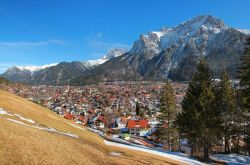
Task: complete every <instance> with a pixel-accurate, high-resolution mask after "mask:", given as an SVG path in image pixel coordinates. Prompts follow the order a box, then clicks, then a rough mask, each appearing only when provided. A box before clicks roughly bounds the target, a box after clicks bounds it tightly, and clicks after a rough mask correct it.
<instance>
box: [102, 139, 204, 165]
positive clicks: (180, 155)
mask: <svg viewBox="0 0 250 165" xmlns="http://www.w3.org/2000/svg"><path fill="white" fill-rule="evenodd" d="M104 143H105V144H106V145H111V146H117V147H122V148H127V149H131V150H136V151H142V152H146V153H150V154H154V155H158V156H161V157H165V158H169V159H173V160H176V161H181V162H183V163H187V164H194V165H198V164H199V165H203V164H204V163H201V162H199V161H197V160H194V159H192V158H189V157H188V156H187V155H185V154H183V153H180V152H170V151H164V150H156V149H151V148H147V147H142V146H130V145H125V144H120V143H115V142H110V141H107V140H104Z"/></svg>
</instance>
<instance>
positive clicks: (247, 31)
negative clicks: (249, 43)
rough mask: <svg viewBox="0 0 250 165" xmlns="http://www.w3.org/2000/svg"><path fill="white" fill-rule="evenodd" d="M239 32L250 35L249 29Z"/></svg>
mask: <svg viewBox="0 0 250 165" xmlns="http://www.w3.org/2000/svg"><path fill="white" fill-rule="evenodd" d="M237 30H238V31H240V32H241V33H244V34H247V35H250V30H248V29H237Z"/></svg>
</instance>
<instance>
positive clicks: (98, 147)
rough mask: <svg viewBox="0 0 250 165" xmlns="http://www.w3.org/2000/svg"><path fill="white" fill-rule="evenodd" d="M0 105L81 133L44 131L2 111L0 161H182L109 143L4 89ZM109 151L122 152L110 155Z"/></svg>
mask: <svg viewBox="0 0 250 165" xmlns="http://www.w3.org/2000/svg"><path fill="white" fill-rule="evenodd" d="M0 108H3V109H4V110H6V111H9V112H11V113H12V114H21V115H22V116H23V117H25V118H29V119H32V120H34V121H35V122H36V123H40V124H41V125H43V126H46V127H52V128H55V129H57V130H59V131H63V132H70V133H73V134H75V135H77V136H79V138H78V139H76V138H71V137H67V136H64V135H61V134H57V133H53V132H46V131H41V130H38V129H34V128H31V127H28V126H25V125H20V124H17V123H14V122H11V121H9V120H7V119H6V117H4V116H3V115H0V164H25V165H29V164H32V165H33V164H60V165H61V164H67V165H68V164H87V165H91V164H102V165H105V164H124V165H125V164H126V165H127V164H148V165H149V164H150V165H151V164H180V162H177V161H174V160H170V159H166V158H162V157H159V156H156V155H151V154H147V153H143V152H137V151H132V150H128V149H122V148H118V147H110V146H106V145H105V144H104V142H103V139H102V138H100V137H99V136H97V135H96V134H94V133H91V132H89V131H87V130H82V129H79V128H76V127H73V126H72V125H70V124H69V122H70V121H68V120H66V119H64V118H62V117H60V116H58V115H56V114H54V113H53V112H51V111H50V110H48V109H46V108H43V107H41V106H39V105H36V104H34V103H32V102H29V101H27V100H25V99H23V98H20V97H18V96H15V95H12V94H10V93H7V92H4V91H0ZM71 124H73V122H72V123H71ZM110 152H120V153H123V154H122V155H121V156H110V155H109V154H110Z"/></svg>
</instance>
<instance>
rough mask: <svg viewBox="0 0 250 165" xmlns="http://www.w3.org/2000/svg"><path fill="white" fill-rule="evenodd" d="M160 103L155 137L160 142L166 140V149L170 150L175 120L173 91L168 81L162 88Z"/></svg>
mask: <svg viewBox="0 0 250 165" xmlns="http://www.w3.org/2000/svg"><path fill="white" fill-rule="evenodd" d="M160 103H161V107H160V113H161V114H160V115H159V116H158V120H159V122H160V124H159V125H158V133H157V135H158V137H159V138H160V139H161V140H167V143H168V148H169V150H171V139H173V138H174V136H175V135H174V134H175V132H174V128H173V121H174V118H175V112H176V110H175V106H176V103H175V95H174V91H173V88H172V87H171V84H170V82H169V81H167V82H166V83H165V85H164V86H163V89H162V91H161V98H160Z"/></svg>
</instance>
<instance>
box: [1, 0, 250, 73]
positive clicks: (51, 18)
mask: <svg viewBox="0 0 250 165" xmlns="http://www.w3.org/2000/svg"><path fill="white" fill-rule="evenodd" d="M204 14H210V15H213V16H215V17H217V18H220V19H222V20H224V22H225V24H227V25H229V26H232V27H235V28H240V29H250V1H249V0H0V20H1V21H0V73H2V72H3V71H4V70H6V69H7V68H8V67H10V66H13V65H18V66H26V65H44V64H51V63H58V62H62V61H84V60H93V59H98V58H101V57H102V56H103V55H104V54H105V53H106V52H107V51H108V50H109V49H110V48H124V49H127V50H129V49H130V48H131V47H132V45H133V42H134V41H135V40H137V39H138V38H139V36H140V34H142V33H147V32H149V31H155V30H158V29H160V28H161V27H166V26H167V27H174V26H176V25H178V24H180V23H182V22H184V21H186V20H188V19H190V18H193V17H196V16H199V15H204Z"/></svg>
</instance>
